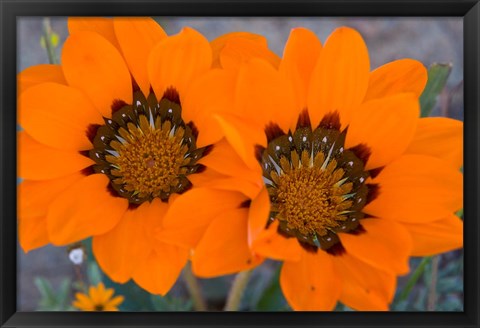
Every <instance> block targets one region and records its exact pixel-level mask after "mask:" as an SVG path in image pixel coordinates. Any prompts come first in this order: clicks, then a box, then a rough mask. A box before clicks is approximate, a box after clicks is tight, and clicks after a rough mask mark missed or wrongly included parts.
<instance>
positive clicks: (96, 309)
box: [94, 304, 105, 311]
mask: <svg viewBox="0 0 480 328" xmlns="http://www.w3.org/2000/svg"><path fill="white" fill-rule="evenodd" d="M104 308H105V307H104V306H103V304H96V305H95V307H94V311H103V309H104Z"/></svg>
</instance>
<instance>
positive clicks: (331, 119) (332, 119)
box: [318, 111, 340, 130]
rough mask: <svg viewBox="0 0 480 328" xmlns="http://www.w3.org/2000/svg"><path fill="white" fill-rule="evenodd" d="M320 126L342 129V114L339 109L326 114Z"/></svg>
mask: <svg viewBox="0 0 480 328" xmlns="http://www.w3.org/2000/svg"><path fill="white" fill-rule="evenodd" d="M318 126H319V127H320V128H324V129H334V130H340V115H339V114H338V112H337V111H335V112H330V113H328V114H326V115H325V116H324V117H323V118H322V120H321V121H320V124H319V125H318Z"/></svg>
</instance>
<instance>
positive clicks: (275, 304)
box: [17, 17, 463, 311]
mask: <svg viewBox="0 0 480 328" xmlns="http://www.w3.org/2000/svg"><path fill="white" fill-rule="evenodd" d="M156 20H157V21H158V22H159V23H160V24H161V25H162V27H163V28H164V29H165V31H166V32H167V34H169V35H172V34H175V33H178V32H179V31H180V30H181V29H182V28H183V27H184V26H190V27H193V28H195V29H197V30H198V31H199V32H201V33H202V34H203V35H205V36H206V37H207V38H208V39H209V40H213V39H214V38H215V37H217V36H219V35H221V34H224V33H227V32H232V31H249V32H253V33H258V34H262V35H264V36H265V37H266V38H267V39H268V44H269V47H270V48H271V49H272V50H273V51H274V52H276V53H277V54H278V55H279V56H281V55H282V52H283V46H284V44H285V42H286V40H287V39H288V36H289V33H290V30H291V29H292V28H295V27H300V26H301V27H306V28H309V29H311V30H312V31H313V32H315V33H316V35H317V36H318V37H319V38H320V39H321V40H322V43H324V41H325V39H326V38H327V36H328V35H329V34H330V33H331V32H332V31H333V30H334V29H335V28H337V27H339V26H349V27H353V28H355V29H357V30H358V31H359V32H360V33H361V34H362V36H363V38H364V39H365V42H366V44H367V46H368V49H369V54H370V63H371V69H374V68H376V67H378V66H381V65H383V64H385V63H387V62H390V61H392V60H395V59H400V58H413V59H416V60H419V61H421V62H422V63H423V64H424V65H425V66H426V67H427V68H428V67H430V66H431V65H433V64H435V63H440V64H450V65H451V70H450V74H449V76H448V79H447V81H446V85H445V87H444V88H443V89H441V90H439V93H438V96H437V95H436V100H437V102H436V104H435V106H434V107H433V110H432V111H431V114H430V116H447V117H452V118H456V119H460V120H463V19H462V18H452V17H448V18H440V17H435V18H434V17H409V18H400V17H399V18H392V17H385V18H380V17H365V18H351V17H348V18H347V17H324V18H321V17H315V18H312V17H308V18H307V17H205V18H202V17H198V18H197V17H157V18H156ZM49 23H50V27H51V29H52V32H53V33H54V34H55V35H56V40H55V43H57V44H56V47H55V50H54V51H55V53H56V56H57V58H60V52H61V49H62V44H63V42H64V41H65V39H66V37H67V36H68V29H67V19H66V18H61V17H52V18H49ZM44 28H45V19H44V18H41V17H22V18H18V20H17V70H18V72H20V71H22V70H23V69H25V68H27V67H29V66H32V65H37V64H43V63H48V56H47V51H46V49H45V43H44V41H43V42H42V41H41V38H42V35H43V33H44ZM306 51H308V49H306ZM447 73H448V72H447ZM86 244H87V252H88V242H87V243H86ZM278 267H279V265H278V263H276V262H273V261H270V262H267V263H265V264H263V265H262V266H261V267H260V268H257V269H256V270H255V271H254V272H253V275H252V277H251V281H250V284H249V288H248V289H247V295H245V297H244V300H243V301H242V308H243V309H246V310H260V311H275V310H288V305H286V303H285V300H284V299H283V297H282V295H281V291H280V290H279V286H278V283H275V279H272V278H273V277H275V275H277V274H278ZM411 269H412V270H411V273H410V274H409V275H407V276H405V277H401V278H400V279H399V282H398V291H397V295H396V297H395V302H394V304H393V305H392V310H398V311H463V250H460V251H455V252H450V253H447V254H443V255H441V256H437V257H434V258H424V259H420V258H413V259H412V260H411ZM17 270H18V287H17V288H18V304H17V310H18V311H35V310H41V309H43V310H46V309H54V310H55V309H56V310H67V309H68V308H67V307H62V305H61V304H56V305H55V302H56V303H59V302H60V303H61V301H60V300H59V299H57V298H58V295H60V294H62V293H64V294H65V297H66V299H67V300H71V295H72V294H73V293H74V292H73V291H72V288H71V287H70V286H71V282H73V281H76V280H78V278H79V277H83V279H85V280H90V281H91V282H92V283H93V282H95V281H99V280H103V281H104V282H105V283H106V284H107V285H108V286H111V287H115V289H116V290H117V293H119V294H122V293H123V294H124V295H125V296H126V298H129V300H127V301H126V302H124V304H123V305H122V306H121V309H122V310H130V311H153V310H189V309H190V308H191V304H190V303H189V301H188V293H187V292H186V289H185V286H184V283H183V280H182V279H179V280H178V282H177V284H176V285H175V287H174V288H173V289H172V291H171V292H170V293H169V297H168V298H160V297H151V296H150V295H146V293H143V292H142V291H141V290H140V289H139V288H138V287H136V286H135V285H134V284H132V283H129V284H127V286H118V285H116V284H113V283H112V282H110V281H108V279H107V278H106V277H103V276H102V274H101V272H99V271H98V268H97V267H96V265H95V264H94V262H92V261H91V259H90V261H88V264H86V263H84V264H83V265H81V266H74V265H73V264H72V262H70V260H69V258H68V251H67V249H66V248H65V247H52V246H47V247H43V248H41V249H37V250H33V251H31V252H29V253H28V254H25V253H24V252H23V251H22V250H21V249H20V247H18V268H17ZM231 280H232V277H231V276H225V277H221V278H216V279H202V280H201V281H200V284H201V286H202V291H203V293H204V296H205V298H207V300H208V302H209V306H210V309H212V310H220V309H221V308H222V306H223V302H224V299H225V297H226V294H227V292H228V288H229V286H230V284H231ZM52 293H53V294H54V295H49V294H52ZM249 293H250V295H249ZM126 294H128V295H126ZM129 296H131V297H129ZM49 297H50V298H52V299H48V298H49ZM62 297H63V295H62ZM146 297H148V298H149V300H148V302H147V303H148V304H147V303H145V304H144V301H145V298H146ZM48 302H51V303H52V304H49V303H48ZM47 303H48V304H47ZM49 306H50V308H49ZM337 310H349V309H347V308H345V307H343V306H341V305H340V306H339V307H338V308H337Z"/></svg>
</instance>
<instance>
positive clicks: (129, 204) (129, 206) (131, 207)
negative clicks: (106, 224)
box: [128, 202, 140, 211]
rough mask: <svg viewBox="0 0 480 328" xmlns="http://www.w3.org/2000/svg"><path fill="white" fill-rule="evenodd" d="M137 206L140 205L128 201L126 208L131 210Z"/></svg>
mask: <svg viewBox="0 0 480 328" xmlns="http://www.w3.org/2000/svg"><path fill="white" fill-rule="evenodd" d="M138 207H140V204H135V203H130V202H129V203H128V209H129V210H131V211H133V210H135V209H137V208H138Z"/></svg>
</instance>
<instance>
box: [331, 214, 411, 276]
mask: <svg viewBox="0 0 480 328" xmlns="http://www.w3.org/2000/svg"><path fill="white" fill-rule="evenodd" d="M362 226H363V228H365V230H366V232H365V233H362V234H359V235H352V234H348V233H339V234H338V237H339V238H340V241H341V242H342V245H343V246H344V247H345V249H346V251H347V253H349V254H350V255H352V256H354V257H356V258H358V259H360V260H362V261H364V262H365V263H367V264H370V265H371V266H373V267H375V268H378V269H380V270H385V271H388V272H392V273H398V274H406V273H408V271H409V266H408V257H409V256H410V254H411V251H412V238H411V236H410V234H409V233H408V231H407V230H406V229H405V228H404V227H403V226H402V225H400V224H398V223H396V222H395V221H391V220H385V219H364V220H362Z"/></svg>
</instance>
